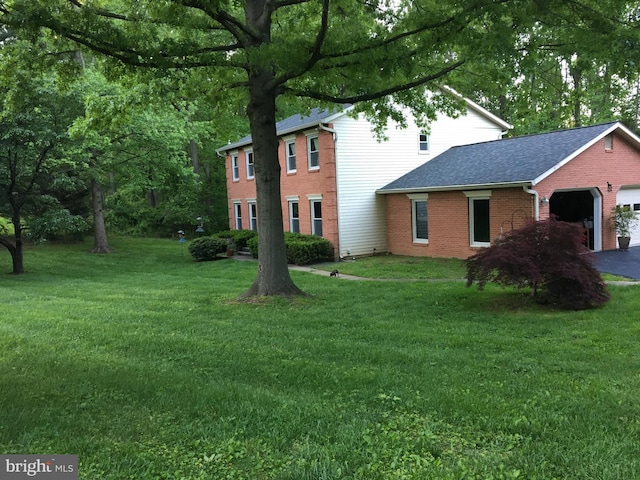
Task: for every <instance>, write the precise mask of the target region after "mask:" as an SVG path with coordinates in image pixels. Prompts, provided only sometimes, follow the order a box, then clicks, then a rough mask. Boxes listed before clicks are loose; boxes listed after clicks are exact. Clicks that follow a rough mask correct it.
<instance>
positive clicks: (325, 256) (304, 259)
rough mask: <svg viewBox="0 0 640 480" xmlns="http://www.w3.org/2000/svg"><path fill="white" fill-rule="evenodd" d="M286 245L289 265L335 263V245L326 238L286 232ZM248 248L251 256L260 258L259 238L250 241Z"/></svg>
mask: <svg viewBox="0 0 640 480" xmlns="http://www.w3.org/2000/svg"><path fill="white" fill-rule="evenodd" d="M284 243H285V245H286V248H287V263H290V264H293V265H310V264H312V263H319V262H325V261H333V245H332V244H331V242H330V241H329V240H327V239H326V238H322V237H319V236H317V235H305V234H302V233H291V232H285V234H284ZM247 246H248V247H249V250H250V251H251V255H253V256H254V257H255V258H258V237H257V236H256V237H255V238H252V239H250V240H249V241H248V242H247Z"/></svg>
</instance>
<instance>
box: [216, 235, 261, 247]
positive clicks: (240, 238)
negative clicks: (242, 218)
mask: <svg viewBox="0 0 640 480" xmlns="http://www.w3.org/2000/svg"><path fill="white" fill-rule="evenodd" d="M211 236H212V237H213V238H222V239H223V240H228V239H231V240H232V241H233V243H235V244H236V249H238V250H240V249H242V248H245V247H247V246H248V245H247V242H248V241H249V240H250V239H252V238H256V237H257V236H258V234H257V232H255V231H253V230H224V231H222V232H216V233H214V234H213V235H211Z"/></svg>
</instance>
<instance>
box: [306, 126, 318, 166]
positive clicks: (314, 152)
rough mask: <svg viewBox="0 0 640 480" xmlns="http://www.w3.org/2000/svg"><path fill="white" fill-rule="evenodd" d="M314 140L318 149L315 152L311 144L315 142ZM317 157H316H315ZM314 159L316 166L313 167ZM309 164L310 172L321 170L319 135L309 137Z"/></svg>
mask: <svg viewBox="0 0 640 480" xmlns="http://www.w3.org/2000/svg"><path fill="white" fill-rule="evenodd" d="M313 140H315V141H316V142H315V143H316V149H315V150H311V144H312V142H313ZM314 155H315V157H314ZM313 158H315V163H316V165H313V164H312V163H314V162H312V160H313ZM307 164H308V167H309V170H319V169H320V143H319V139H318V134H317V133H314V134H312V135H307Z"/></svg>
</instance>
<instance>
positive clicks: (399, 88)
mask: <svg viewBox="0 0 640 480" xmlns="http://www.w3.org/2000/svg"><path fill="white" fill-rule="evenodd" d="M464 63H465V60H460V61H458V62H456V63H454V64H452V65H450V66H448V67H446V68H444V69H442V70H440V71H439V72H437V73H435V74H433V75H427V76H425V77H421V78H418V79H417V80H414V81H413V82H407V83H403V84H402V85H395V86H393V87H389V88H387V89H383V90H378V91H377V92H371V93H367V94H363V95H352V96H350V97H338V96H334V95H328V94H324V93H321V92H312V91H302V90H295V89H292V88H286V89H285V90H286V91H288V92H290V93H292V94H293V95H295V96H297V97H302V98H313V99H315V100H321V101H324V102H331V103H358V102H366V101H370V100H376V99H378V98H382V97H386V96H388V95H393V94H394V93H398V92H404V91H406V90H410V89H412V88H415V87H419V86H421V85H424V84H426V83H429V82H431V81H433V80H436V79H438V78H441V77H443V76H445V75H447V74H448V73H450V72H452V71H453V70H455V69H456V68H458V67H460V66H461V65H463V64H464Z"/></svg>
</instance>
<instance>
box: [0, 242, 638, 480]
mask: <svg viewBox="0 0 640 480" xmlns="http://www.w3.org/2000/svg"><path fill="white" fill-rule="evenodd" d="M112 245H113V246H114V247H115V253H114V254H112V255H91V254H88V253H86V252H87V250H88V248H89V245H82V244H76V245H46V246H39V247H33V248H30V249H29V250H28V251H27V252H26V257H25V266H26V269H27V271H28V273H26V274H25V275H22V276H13V275H5V274H0V301H1V302H2V307H1V308H2V309H1V310H0V311H1V312H2V313H1V314H0V315H1V316H0V372H1V375H0V453H58V454H61V453H73V454H78V455H79V459H80V470H79V472H80V478H82V479H92V480H93V479H109V480H122V479H216V480H217V479H247V480H253V479H285V480H304V479H317V480H320V479H323V480H328V479H366V480H370V479H390V480H391V479H393V480H395V479H405V478H406V479H432V478H433V479H513V478H519V479H552V478H557V479H576V480H578V479H580V480H584V479H603V480H604V479H611V480H613V479H616V480H620V479H633V478H640V400H639V398H640V395H639V394H640V345H639V344H638V339H639V338H640V320H638V313H637V312H638V311H640V295H639V293H640V291H639V290H638V288H640V287H636V286H630V287H618V286H613V287H611V288H610V290H611V294H612V299H611V301H610V302H609V303H608V304H607V305H606V306H604V307H603V308H600V309H597V310H592V311H583V312H566V311H555V310H548V309H544V308H542V307H538V306H535V305H532V304H531V303H530V302H529V298H528V296H527V295H526V294H522V293H518V292H514V291H505V290H502V289H498V288H494V287H490V288H488V289H487V290H486V291H482V292H479V291H477V289H475V288H466V287H465V285H464V283H463V282H459V281H451V282H424V281H423V282H372V281H347V280H344V279H335V278H329V277H326V276H320V275H313V274H310V273H305V272H298V271H294V272H292V276H293V278H294V280H295V282H296V283H297V284H298V285H299V286H300V287H301V288H303V289H304V290H305V291H306V292H308V293H311V294H312V296H311V297H309V298H301V299H297V300H294V301H284V300H269V301H263V302H256V303H250V304H247V303H238V302H237V301H236V298H237V296H238V295H239V294H240V293H242V292H243V291H244V290H245V289H247V288H248V287H249V285H250V284H251V282H252V280H253V278H254V276H255V271H256V264H255V263H254V262H240V261H234V260H227V259H224V260H220V261H217V262H207V263H194V262H192V261H191V258H190V257H189V255H188V253H187V251H186V248H185V247H184V245H180V244H178V242H176V241H168V240H166V241H164V240H140V239H138V240H130V239H115V240H112ZM380 258H384V257H380ZM384 261H385V262H386V261H388V259H386V258H385V260H384ZM355 263H356V264H358V262H355ZM359 268H360V267H359ZM396 268H398V267H397V266H376V265H375V264H372V266H371V267H370V268H369V269H368V271H369V272H372V275H382V276H384V272H386V271H388V269H396ZM425 268H429V267H428V266H425ZM443 268H445V269H449V270H451V271H454V270H455V269H456V268H457V267H455V265H454V266H451V267H446V266H444V267H443ZM9 270H10V258H9V255H8V254H7V253H6V252H4V254H3V255H2V256H0V271H3V272H7V271H9ZM365 273H367V270H366V269H365V270H363V271H362V272H361V273H359V274H360V275H364V274H365ZM431 276H432V274H431V273H430V272H425V274H424V278H429V277H431ZM455 276H457V275H455Z"/></svg>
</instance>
